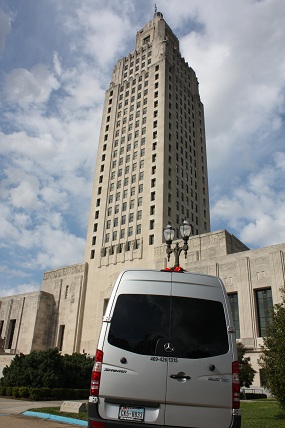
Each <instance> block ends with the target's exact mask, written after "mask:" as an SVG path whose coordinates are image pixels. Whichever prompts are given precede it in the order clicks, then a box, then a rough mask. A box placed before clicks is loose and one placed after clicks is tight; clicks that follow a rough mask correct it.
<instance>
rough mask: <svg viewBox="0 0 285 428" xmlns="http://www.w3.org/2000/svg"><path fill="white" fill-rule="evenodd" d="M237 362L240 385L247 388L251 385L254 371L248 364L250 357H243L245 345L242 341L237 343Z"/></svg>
mask: <svg viewBox="0 0 285 428" xmlns="http://www.w3.org/2000/svg"><path fill="white" fill-rule="evenodd" d="M237 351H238V362H239V379H240V384H241V386H246V387H247V388H249V387H250V385H252V382H253V379H254V375H255V373H256V371H255V370H254V368H253V367H252V366H251V364H250V357H245V356H244V355H245V347H244V345H243V344H242V343H240V342H239V343H238V344H237Z"/></svg>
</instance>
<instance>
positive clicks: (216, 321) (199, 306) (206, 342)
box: [170, 296, 229, 358]
mask: <svg viewBox="0 0 285 428" xmlns="http://www.w3.org/2000/svg"><path fill="white" fill-rule="evenodd" d="M170 340H171V342H172V343H173V345H174V352H173V354H172V355H173V356H176V357H182V358H207V357H213V356H215V355H221V354H225V353H227V352H228V349H229V345H228V335H227V326H226V322H225V314H224V308H223V305H222V303H221V302H215V301H212V300H204V299H191V298H185V297H176V296H175V297H173V298H172V305H171V327H170ZM174 354H175V355H174Z"/></svg>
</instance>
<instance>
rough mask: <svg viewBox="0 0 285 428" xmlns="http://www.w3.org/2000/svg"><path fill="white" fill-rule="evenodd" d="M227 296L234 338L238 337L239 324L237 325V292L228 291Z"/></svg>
mask: <svg viewBox="0 0 285 428" xmlns="http://www.w3.org/2000/svg"><path fill="white" fill-rule="evenodd" d="M228 298H229V301H230V307H231V310H232V315H233V322H234V327H235V330H236V339H239V338H240V326H239V312H238V294H237V293H230V294H228Z"/></svg>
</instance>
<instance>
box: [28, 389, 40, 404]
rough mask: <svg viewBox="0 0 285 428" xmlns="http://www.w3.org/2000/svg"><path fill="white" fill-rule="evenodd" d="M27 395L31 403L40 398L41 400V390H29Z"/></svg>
mask: <svg viewBox="0 0 285 428" xmlns="http://www.w3.org/2000/svg"><path fill="white" fill-rule="evenodd" d="M29 393H30V398H31V399H32V400H33V401H38V400H40V399H41V398H43V396H42V391H41V388H30V389H29Z"/></svg>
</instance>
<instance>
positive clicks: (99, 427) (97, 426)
mask: <svg viewBox="0 0 285 428" xmlns="http://www.w3.org/2000/svg"><path fill="white" fill-rule="evenodd" d="M89 424H90V427H91V428H105V422H99V421H92V420H89Z"/></svg>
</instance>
